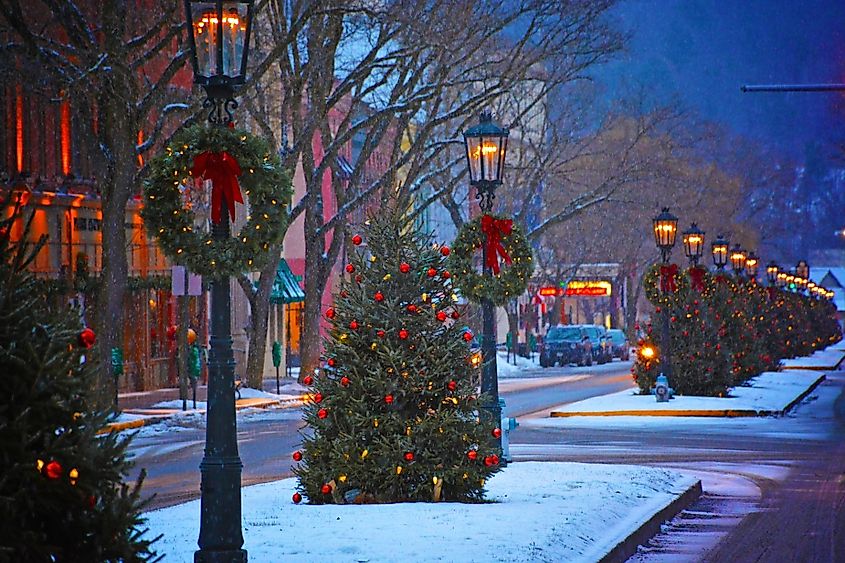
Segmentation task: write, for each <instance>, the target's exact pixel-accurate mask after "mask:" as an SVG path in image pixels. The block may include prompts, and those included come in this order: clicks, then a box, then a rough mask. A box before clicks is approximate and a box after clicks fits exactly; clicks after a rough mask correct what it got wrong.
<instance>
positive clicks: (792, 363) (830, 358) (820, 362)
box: [781, 345, 845, 369]
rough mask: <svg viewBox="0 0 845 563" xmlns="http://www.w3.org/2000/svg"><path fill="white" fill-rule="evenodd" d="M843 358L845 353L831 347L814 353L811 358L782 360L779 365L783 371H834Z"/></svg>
mask: <svg viewBox="0 0 845 563" xmlns="http://www.w3.org/2000/svg"><path fill="white" fill-rule="evenodd" d="M843 358H845V351H843V350H841V349H837V348H836V345H833V346H828V347H827V348H825V349H824V350H818V351H816V352H814V353H813V355H812V356H804V357H801V358H792V359H790V360H782V361H781V365H783V367H784V368H785V369H801V368H808V369H836V367H837V366H838V365H839V363H840V362H841V361H842V359H843Z"/></svg>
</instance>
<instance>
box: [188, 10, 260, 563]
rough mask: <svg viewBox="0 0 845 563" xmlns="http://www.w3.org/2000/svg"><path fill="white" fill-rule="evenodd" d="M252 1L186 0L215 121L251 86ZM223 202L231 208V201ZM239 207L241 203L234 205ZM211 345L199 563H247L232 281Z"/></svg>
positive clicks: (222, 230)
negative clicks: (237, 92)
mask: <svg viewBox="0 0 845 563" xmlns="http://www.w3.org/2000/svg"><path fill="white" fill-rule="evenodd" d="M252 8H253V6H252V0H248V1H241V2H231V1H221V0H217V1H216V2H198V1H196V0H185V15H186V20H187V25H188V29H189V30H190V33H189V34H188V37H189V41H190V47H191V55H192V62H193V69H194V83H195V84H198V85H200V86H202V87H203V88H204V89H205V92H206V100H205V101H204V102H203V107H204V108H209V109H210V112H209V115H208V120H209V122H211V123H212V124H213V125H216V126H224V127H225V126H227V125H229V124H230V123H231V122H232V111H233V110H234V109H235V108H237V106H238V104H237V102H236V101H235V100H234V94H235V88H236V87H237V86H240V85H242V84H243V83H244V80H245V72H246V66H247V57H248V55H249V37H250V31H251V29H250V28H251V24H252ZM223 204H224V205H230V203H227V202H226V200H225V198H224V200H223ZM231 205H234V203H231ZM211 236H212V238H213V239H214V240H216V241H224V240H226V239H227V238H229V237H230V236H231V226H230V224H229V213H227V212H226V211H225V210H224V211H223V213H221V220H220V221H219V222H217V223H213V224H212V227H211ZM210 340H211V342H210V344H211V349H210V352H209V358H208V411H207V413H208V414H207V429H206V433H205V453H204V455H203V458H202V462H201V463H200V474H201V484H200V491H201V511H200V533H199V539H198V541H197V544H198V545H199V550H197V551H196V552H194V561H195V563H200V562H203V563H204V562H211V563H224V562H225V563H236V562H237V563H245V562H246V560H247V552H246V550H245V549H242V547H243V543H244V539H243V532H242V529H241V470H242V469H243V463H241V459H240V456H239V455H238V435H237V422H236V418H235V392H234V391H235V389H234V385H235V383H234V379H235V377H234V375H235V359H234V354H233V353H232V327H231V296H230V285H229V278H228V277H226V278H215V279H214V280H213V281H212V282H211V338H210Z"/></svg>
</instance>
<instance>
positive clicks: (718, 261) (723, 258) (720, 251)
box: [710, 235, 731, 270]
mask: <svg viewBox="0 0 845 563" xmlns="http://www.w3.org/2000/svg"><path fill="white" fill-rule="evenodd" d="M730 246H731V243H730V242H729V241H728V240H727V239H726V238H725V237H724V236H722V235H719V236H718V237H717V238H716V240H714V241H713V244H711V245H710V251H711V252H712V254H713V265H714V266H716V269H717V270H724V269H725V264H727V263H728V248H730Z"/></svg>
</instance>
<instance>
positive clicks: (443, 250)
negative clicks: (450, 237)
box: [440, 246, 452, 256]
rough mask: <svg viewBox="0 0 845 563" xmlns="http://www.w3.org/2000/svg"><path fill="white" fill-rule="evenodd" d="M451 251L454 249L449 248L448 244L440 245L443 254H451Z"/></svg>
mask: <svg viewBox="0 0 845 563" xmlns="http://www.w3.org/2000/svg"><path fill="white" fill-rule="evenodd" d="M450 252H452V251H451V250H449V247H448V246H441V247H440V254H442V255H443V256H449V253H450Z"/></svg>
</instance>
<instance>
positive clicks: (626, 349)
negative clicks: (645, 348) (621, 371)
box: [607, 328, 631, 361]
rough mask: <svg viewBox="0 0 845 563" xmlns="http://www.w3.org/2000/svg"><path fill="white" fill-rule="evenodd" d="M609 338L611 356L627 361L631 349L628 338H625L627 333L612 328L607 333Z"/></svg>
mask: <svg viewBox="0 0 845 563" xmlns="http://www.w3.org/2000/svg"><path fill="white" fill-rule="evenodd" d="M607 336H608V338H609V339H610V350H611V356H612V357H614V358H619V359H620V360H623V361H624V360H627V359H628V358H629V354H630V349H631V348H630V346H629V345H628V337H627V336H625V331H623V330H621V329H618V328H611V329H610V330H608V331H607Z"/></svg>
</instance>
